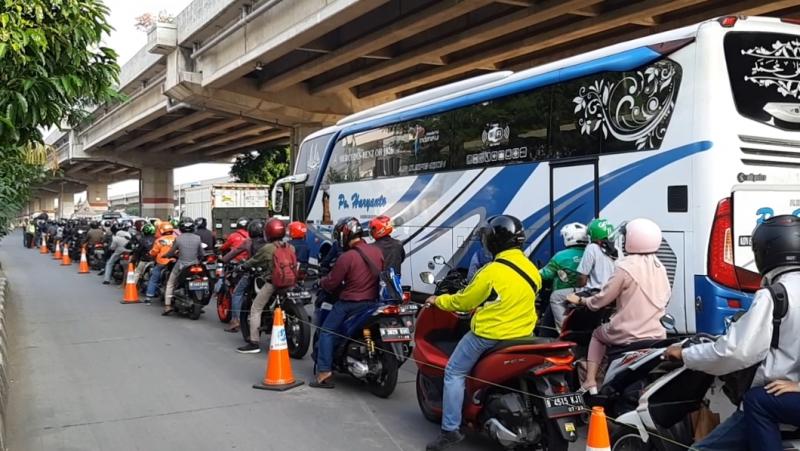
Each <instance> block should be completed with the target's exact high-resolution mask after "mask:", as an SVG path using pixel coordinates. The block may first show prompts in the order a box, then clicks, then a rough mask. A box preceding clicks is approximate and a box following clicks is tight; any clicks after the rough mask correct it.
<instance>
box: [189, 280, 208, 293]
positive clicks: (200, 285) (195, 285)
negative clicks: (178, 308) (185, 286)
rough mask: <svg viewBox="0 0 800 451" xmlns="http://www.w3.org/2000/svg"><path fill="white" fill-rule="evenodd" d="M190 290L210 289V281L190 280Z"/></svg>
mask: <svg viewBox="0 0 800 451" xmlns="http://www.w3.org/2000/svg"><path fill="white" fill-rule="evenodd" d="M189 290H191V291H204V290H208V282H206V281H205V280H202V281H199V282H189Z"/></svg>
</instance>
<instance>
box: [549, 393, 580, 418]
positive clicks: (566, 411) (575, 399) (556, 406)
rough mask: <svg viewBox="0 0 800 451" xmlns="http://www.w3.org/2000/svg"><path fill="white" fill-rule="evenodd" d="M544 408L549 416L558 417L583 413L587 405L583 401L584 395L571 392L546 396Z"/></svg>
mask: <svg viewBox="0 0 800 451" xmlns="http://www.w3.org/2000/svg"><path fill="white" fill-rule="evenodd" d="M544 410H545V414H546V415H547V418H558V417H565V416H570V415H577V414H579V413H582V412H584V411H585V410H586V405H585V404H584V403H583V396H581V395H579V394H577V393H570V394H567V395H560V396H550V397H547V398H545V399H544Z"/></svg>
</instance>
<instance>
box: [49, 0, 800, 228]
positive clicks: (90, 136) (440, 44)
mask: <svg viewBox="0 0 800 451" xmlns="http://www.w3.org/2000/svg"><path fill="white" fill-rule="evenodd" d="M798 13H800V5H798V3H797V1H796V0H773V1H763V0H761V1H756V0H641V1H629V0H291V1H290V0H261V1H256V2H253V1H245V0H195V1H194V2H193V3H192V4H190V5H189V6H188V7H187V8H186V9H185V10H184V11H183V12H181V13H180V14H179V15H178V16H177V18H176V20H175V23H174V24H159V25H158V26H157V27H156V28H155V29H154V30H153V31H151V32H150V33H149V34H148V44H147V45H146V46H145V47H144V48H143V49H142V50H141V51H140V52H139V53H138V54H137V55H136V56H134V58H133V59H131V61H129V62H128V63H127V64H126V65H125V66H124V67H123V68H122V73H121V77H120V89H121V91H122V92H123V93H125V94H126V95H127V96H128V99H127V100H126V101H125V102H122V103H120V104H118V105H104V106H101V107H99V108H97V109H96V110H95V111H94V112H93V113H92V114H91V116H90V118H89V120H87V122H86V123H85V124H84V125H83V126H81V127H80V128H78V129H76V130H72V131H69V132H68V133H66V134H65V135H64V136H65V137H66V138H64V136H62V137H61V138H59V139H66V140H67V142H68V145H67V149H68V150H69V152H68V154H67V155H65V157H64V158H63V160H61V161H62V167H64V168H65V173H66V174H67V176H68V177H73V178H75V179H76V180H88V181H90V182H92V183H100V182H102V183H105V180H115V179H118V178H130V177H131V176H134V171H136V172H135V173H136V174H138V175H139V177H140V179H141V181H142V182H141V189H140V193H142V194H141V196H142V213H143V214H145V215H156V216H164V215H166V214H167V212H168V211H171V203H172V195H171V194H172V175H171V174H172V169H173V168H175V167H179V166H184V165H188V164H192V163H197V162H207V161H220V160H223V161H224V160H230V158H231V157H233V156H235V155H236V154H239V153H243V152H247V151H250V150H253V149H258V148H263V147H264V146H267V145H270V144H278V143H289V144H291V145H292V147H296V146H297V145H298V144H299V142H300V141H301V140H302V139H303V137H304V136H306V135H307V134H309V133H310V132H312V131H314V130H316V129H318V128H320V127H322V126H325V125H330V124H332V123H334V122H336V121H337V120H338V119H340V118H342V117H344V116H345V115H348V114H351V113H354V112H356V111H359V110H362V109H364V108H367V107H370V106H373V105H376V104H378V103H381V102H384V101H386V100H390V99H394V98H397V97H401V96H405V95H409V94H412V93H415V92H418V91H420V90H424V89H428V88H431V87H434V86H438V85H441V84H445V83H448V82H452V81H455V80H458V79H463V78H466V77H470V76H474V75H479V74H483V73H488V72H492V71H497V70H509V69H510V70H518V69H524V68H527V67H531V66H534V65H538V64H542V63H545V62H548V61H551V60H555V59H560V58H564V57H567V56H571V55H573V54H577V53H581V52H585V51H589V50H592V49H595V48H598V47H602V46H607V45H610V44H613V43H615V42H619V41H623V40H628V39H633V38H636V37H640V36H642V35H645V34H650V33H654V32H658V31H664V30H668V29H671V28H677V27H680V26H683V25H688V24H691V23H695V22H699V21H702V20H705V19H708V18H711V17H715V16H720V15H727V14H745V15H775V16H792V15H797V14H798Z"/></svg>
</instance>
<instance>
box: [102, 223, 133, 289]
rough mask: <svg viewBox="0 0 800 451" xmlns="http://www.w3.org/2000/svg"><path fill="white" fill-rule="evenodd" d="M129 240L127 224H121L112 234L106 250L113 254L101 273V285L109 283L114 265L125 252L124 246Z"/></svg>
mask: <svg viewBox="0 0 800 451" xmlns="http://www.w3.org/2000/svg"><path fill="white" fill-rule="evenodd" d="M130 239H131V234H130V232H128V227H127V224H123V225H122V226H120V227H119V229H118V230H117V231H116V233H115V234H114V237H113V238H112V239H111V246H109V248H108V250H109V251H111V252H113V254H111V257H110V258H109V259H108V261H107V262H106V268H105V270H103V273H102V274H104V277H103V285H108V284H110V283H111V272H112V270H113V268H114V265H115V264H117V262H118V261H119V259H120V258H121V257H122V253H123V252H125V250H126V249H125V246H127V245H128V242H129V241H130Z"/></svg>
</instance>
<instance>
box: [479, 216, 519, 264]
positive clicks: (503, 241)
mask: <svg viewBox="0 0 800 451" xmlns="http://www.w3.org/2000/svg"><path fill="white" fill-rule="evenodd" d="M524 242H525V228H524V227H522V222H520V220H519V219H517V218H515V217H513V216H510V215H498V216H492V217H491V218H489V219H487V220H486V226H484V227H483V229H482V230H481V243H483V247H485V248H486V250H487V251H489V253H491V254H492V255H497V254H499V253H500V252H503V251H505V250H508V249H514V248H517V249H519V248H521V247H522V244H523V243H524Z"/></svg>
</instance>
